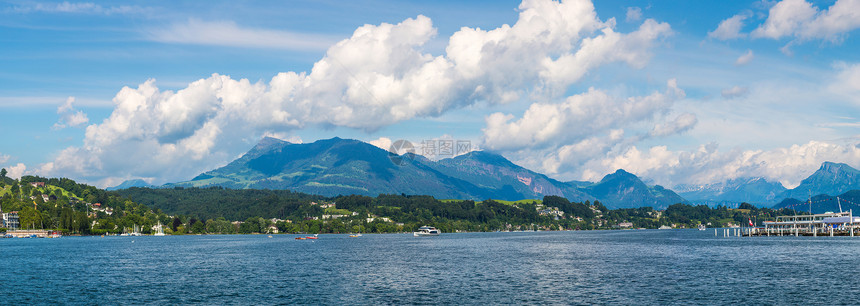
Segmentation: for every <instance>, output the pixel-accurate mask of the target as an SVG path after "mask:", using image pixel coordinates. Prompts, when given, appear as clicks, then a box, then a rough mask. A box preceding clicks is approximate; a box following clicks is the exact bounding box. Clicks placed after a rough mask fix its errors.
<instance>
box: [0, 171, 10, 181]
mask: <svg viewBox="0 0 860 306" xmlns="http://www.w3.org/2000/svg"><path fill="white" fill-rule="evenodd" d="M7 173H9V172H8V171H6V168H3V169H0V179H5V178H6V174H7Z"/></svg>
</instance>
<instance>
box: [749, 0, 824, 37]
mask: <svg viewBox="0 0 860 306" xmlns="http://www.w3.org/2000/svg"><path fill="white" fill-rule="evenodd" d="M817 11H818V10H817V9H816V8H814V7H812V3H809V2H806V1H804V0H784V1H780V2H779V3H777V4H776V5H774V6H773V7H772V8H771V9H770V12H769V13H768V17H767V20H765V23H764V24H763V25H761V26H760V27H758V28H757V29H755V30H753V32H752V36H753V37H766V38H772V39H779V38H782V37H785V36H790V35H794V33H795V32H796V31H797V30H799V29H800V28H801V26H802V25H803V24H804V23H806V22H809V20H811V19H812V17H814V16H815V14H816V12H817Z"/></svg>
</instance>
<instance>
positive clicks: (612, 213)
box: [0, 176, 860, 237]
mask: <svg viewBox="0 0 860 306" xmlns="http://www.w3.org/2000/svg"><path fill="white" fill-rule="evenodd" d="M133 191H134V192H138V193H145V194H146V195H148V196H149V197H148V198H147V197H143V196H138V197H139V198H145V199H147V203H148V204H150V205H151V206H152V207H171V209H173V210H179V211H182V210H181V209H185V210H186V211H188V209H189V208H188V207H180V206H168V205H167V204H166V203H173V204H176V203H183V202H187V201H185V200H181V199H182V198H183V196H185V197H186V198H189V195H192V194H193V197H191V198H194V199H197V200H198V201H200V200H201V199H205V203H209V204H210V205H219V204H220V205H219V206H218V207H221V208H220V209H221V210H218V209H215V208H211V207H196V208H194V209H196V210H193V209H192V210H190V211H191V212H190V213H189V212H186V213H171V214H168V213H165V212H163V211H162V210H161V209H159V208H155V209H151V208H149V207H148V206H146V205H142V204H139V203H136V202H134V201H132V200H131V199H130V198H129V197H124V196H121V195H120V194H119V193H117V192H112V191H105V190H101V189H98V188H95V187H93V186H88V185H84V184H78V183H75V182H74V181H71V180H68V179H45V178H39V177H32V176H25V177H23V178H21V180H20V181H18V180H12V179H9V178H6V177H3V176H0V216H2V228H0V233H4V234H3V236H4V237H60V236H63V235H132V236H135V235H184V234H279V233H296V234H322V233H341V234H346V233H408V232H413V231H414V230H416V229H418V228H419V227H421V226H425V225H429V226H434V227H436V228H438V229H439V230H441V231H442V232H443V233H452V232H478V231H484V232H487V231H549V230H596V229H657V228H662V229H672V228H697V227H699V228H703V227H707V228H738V227H741V226H746V225H748V224H747V223H748V222H751V221H752V220H756V221H755V224H757V225H758V227H756V226H753V227H751V229H748V230H746V231H745V232H744V234H745V235H747V236H749V235H788V234H789V233H791V234H793V235H825V234H828V235H853V234H854V232H855V230H854V225H855V224H860V217H853V216H851V215H850V214H845V213H842V214H840V215H839V216H830V215H826V214H819V215H813V216H809V215H808V214H805V213H802V212H795V211H794V210H790V209H781V210H774V209H769V208H757V207H754V206H753V205H750V204H746V203H744V204H741V205H740V206H739V207H738V208H735V209H730V208H726V207H716V208H709V207H707V206H704V205H699V206H691V205H687V204H675V205H671V206H669V207H667V208H666V209H665V210H655V209H652V208H650V207H640V208H620V209H608V208H606V207H605V206H603V205H602V204H601V203H599V202H597V201H595V202H593V203H591V202H588V201H586V202H584V203H577V202H569V201H568V200H567V199H565V198H562V197H557V196H546V197H544V198H543V199H542V200H522V201H515V202H511V201H494V200H486V201H480V202H475V201H461V200H437V199H434V198H432V197H429V196H406V195H380V196H378V197H367V196H356V195H351V196H341V197H336V198H323V197H320V196H312V195H306V194H300V193H294V192H290V191H277V190H228V189H223V188H189V189H183V188H174V189H146V188H144V189H136V190H133ZM249 194H253V196H249ZM237 198H238V199H241V200H236V199H237ZM177 199H179V200H177ZM231 199H232V200H234V201H238V202H240V203H244V204H236V205H232V204H231V203H232V202H230V201H231ZM308 199H311V200H308ZM213 203H215V204H213ZM264 204H265V205H269V206H265V205H264ZM243 205H244V206H243ZM194 211H205V212H207V214H208V215H204V214H196V213H194ZM213 214H214V215H213ZM204 216H206V217H209V218H208V219H204V218H203V217H204ZM223 216H230V217H232V218H233V220H227V219H226V218H224V217H223ZM243 216H248V217H243ZM260 216H267V218H264V217H260ZM198 218H199V219H198ZM832 218H838V219H832ZM243 219H244V220H243ZM835 222H839V223H838V224H836V223H835ZM834 224H835V225H834ZM759 227H761V228H760V229H756V228H759ZM717 234H718V233H717V232H716V231H715V235H717ZM723 234H724V235H725V234H726V233H723Z"/></svg>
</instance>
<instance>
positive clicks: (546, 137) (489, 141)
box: [483, 79, 685, 150]
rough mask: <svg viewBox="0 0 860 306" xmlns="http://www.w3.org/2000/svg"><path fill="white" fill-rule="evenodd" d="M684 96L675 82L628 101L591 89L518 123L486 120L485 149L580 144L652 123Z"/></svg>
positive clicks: (538, 108)
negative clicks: (626, 127)
mask: <svg viewBox="0 0 860 306" xmlns="http://www.w3.org/2000/svg"><path fill="white" fill-rule="evenodd" d="M684 95H685V94H684V91H683V90H681V89H680V88H678V85H677V82H676V81H675V80H674V79H673V80H669V81H668V82H667V89H666V90H665V91H664V92H655V93H653V94H651V95H648V96H644V97H631V98H626V99H625V98H618V97H613V96H610V95H609V94H607V93H606V92H603V91H601V90H597V89H594V88H590V89H589V90H588V92H585V93H582V94H578V95H574V96H571V97H568V98H567V99H565V101H564V102H562V103H558V104H551V103H534V104H532V105H531V106H530V107H529V108H528V110H526V112H525V113H524V114H523V116H522V117H521V118H519V119H516V120H514V116H513V115H510V114H507V115H506V114H503V113H494V114H491V115H489V116H487V117H486V122H487V126H486V128H484V130H483V132H484V145H485V146H486V147H488V148H489V149H494V150H513V149H519V148H523V147H536V146H537V147H542V146H547V145H553V144H564V143H572V142H579V141H582V140H583V139H586V138H588V137H589V136H590V135H594V134H598V133H600V132H602V131H606V130H609V129H615V128H618V127H621V126H624V125H629V124H632V123H637V122H641V121H644V120H651V119H653V118H654V117H655V116H656V115H658V114H663V113H666V112H668V110H669V108H670V107H671V105H672V103H673V102H674V101H675V100H677V99H681V98H683V97H684Z"/></svg>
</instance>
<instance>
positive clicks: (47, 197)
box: [42, 194, 51, 202]
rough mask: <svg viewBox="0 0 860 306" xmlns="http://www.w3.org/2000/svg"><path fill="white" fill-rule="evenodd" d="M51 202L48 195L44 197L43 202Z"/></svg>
mask: <svg viewBox="0 0 860 306" xmlns="http://www.w3.org/2000/svg"><path fill="white" fill-rule="evenodd" d="M50 200H51V198H50V197H49V196H48V195H47V194H43V195H42V202H48V201H50Z"/></svg>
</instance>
